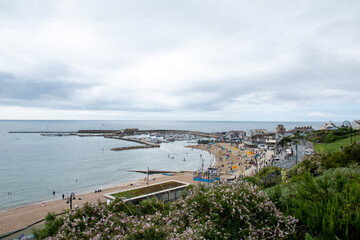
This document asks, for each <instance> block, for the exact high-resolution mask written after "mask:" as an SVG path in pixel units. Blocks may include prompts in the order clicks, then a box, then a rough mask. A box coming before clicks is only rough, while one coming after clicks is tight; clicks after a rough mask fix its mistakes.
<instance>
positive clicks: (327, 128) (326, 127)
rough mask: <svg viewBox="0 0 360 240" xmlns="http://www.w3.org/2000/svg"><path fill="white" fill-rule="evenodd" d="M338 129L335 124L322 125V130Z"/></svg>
mask: <svg viewBox="0 0 360 240" xmlns="http://www.w3.org/2000/svg"><path fill="white" fill-rule="evenodd" d="M337 129H338V127H336V126H335V124H334V123H333V122H331V121H330V122H328V123H323V125H321V127H320V130H337Z"/></svg>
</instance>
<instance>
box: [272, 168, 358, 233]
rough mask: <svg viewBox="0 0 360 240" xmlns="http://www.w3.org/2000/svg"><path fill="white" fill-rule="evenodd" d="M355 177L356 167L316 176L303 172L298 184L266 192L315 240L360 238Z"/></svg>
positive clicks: (277, 187) (328, 171)
mask: <svg viewBox="0 0 360 240" xmlns="http://www.w3.org/2000/svg"><path fill="white" fill-rule="evenodd" d="M359 174H360V168H359V167H349V168H336V169H329V170H326V171H325V172H324V173H323V174H322V175H320V176H318V177H313V176H311V175H310V174H309V173H308V172H307V173H305V174H304V175H303V176H302V178H301V179H300V180H299V181H297V182H293V183H291V184H288V185H277V186H275V187H273V188H270V189H267V192H268V193H269V195H270V198H271V199H272V200H273V201H274V202H275V203H276V205H277V207H278V208H279V209H280V210H282V211H284V212H285V213H286V214H291V215H293V216H295V217H296V218H297V219H299V220H300V222H299V225H300V226H302V227H303V228H304V230H305V232H306V231H308V232H310V233H311V235H312V236H317V238H316V239H338V238H339V239H360V198H359V196H360V175H359ZM300 229H301V227H300ZM305 232H304V233H305ZM298 234H299V235H301V233H298Z"/></svg>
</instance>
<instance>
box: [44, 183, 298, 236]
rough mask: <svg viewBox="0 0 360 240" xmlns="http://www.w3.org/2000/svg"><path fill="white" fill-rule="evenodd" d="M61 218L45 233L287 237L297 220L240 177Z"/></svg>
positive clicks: (88, 206) (90, 207)
mask: <svg viewBox="0 0 360 240" xmlns="http://www.w3.org/2000/svg"><path fill="white" fill-rule="evenodd" d="M61 221H62V222H63V224H62V226H61V227H60V228H59V229H58V231H57V232H56V233H54V234H53V235H52V236H50V237H49V238H48V239H266V238H270V239H288V238H289V237H290V236H293V235H294V233H295V227H296V222H297V220H296V219H295V218H294V217H292V216H284V215H283V214H282V213H281V212H279V211H278V209H277V208H276V206H275V205H274V204H273V203H272V202H271V201H270V199H269V197H268V195H267V194H266V193H265V192H264V191H262V190H260V189H259V188H258V187H256V186H254V185H253V184H250V183H246V182H241V181H239V182H234V183H228V184H223V185H215V186H214V187H213V188H208V187H205V186H203V185H202V186H191V187H190V188H189V189H188V193H187V195H186V196H185V197H183V198H182V199H179V200H178V201H176V202H174V203H171V204H163V203H161V202H158V201H156V200H151V201H144V202H143V203H141V206H140V207H136V206H134V205H127V204H124V203H123V202H122V201H121V200H119V201H117V202H115V203H114V204H112V205H110V206H102V205H100V204H97V205H91V204H86V205H85V206H84V207H82V208H79V209H77V210H76V211H72V212H70V213H68V214H67V215H66V216H64V217H63V218H61ZM48 224H51V223H50V222H48V223H47V225H48ZM38 236H39V235H38Z"/></svg>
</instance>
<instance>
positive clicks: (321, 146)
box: [314, 135, 360, 153]
mask: <svg viewBox="0 0 360 240" xmlns="http://www.w3.org/2000/svg"><path fill="white" fill-rule="evenodd" d="M352 138H353V139H352V140H353V142H355V140H356V141H358V140H359V138H360V135H356V136H353V137H352ZM349 145H350V137H348V138H344V139H341V140H338V141H335V142H332V143H316V144H314V147H315V151H316V152H319V153H333V152H338V151H340V147H341V146H343V147H345V146H349Z"/></svg>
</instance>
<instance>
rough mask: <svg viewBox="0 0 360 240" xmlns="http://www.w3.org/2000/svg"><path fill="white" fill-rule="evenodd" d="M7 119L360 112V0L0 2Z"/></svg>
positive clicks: (0, 105) (335, 117) (301, 116)
mask: <svg viewBox="0 0 360 240" xmlns="http://www.w3.org/2000/svg"><path fill="white" fill-rule="evenodd" d="M0 119H79V120H81V119H93V120H100V119H101V120H107V119H108V120H211V121H219V120H220V121H329V120H332V121H344V120H350V121H352V120H354V119H360V1H358V0H347V1H340V0H336V1H335V0H304V1H295V0H272V1H268V0H264V1H258V0H251V1H250V0H248V1H243V0H235V1H229V0H221V1H213V0H189V1H187V0H176V1H175V0H174V1H170V0H129V1H123V0H115V1H112V0H106V1H103V0H98V1H94V0H84V1H82V0H76V1H73V0H71V1H70V0H69V1H66V0H62V1H57V0H56V1H55V0H54V1H51V0H43V1H37V0H32V1H23V0H21V1H18V0H0Z"/></svg>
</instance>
